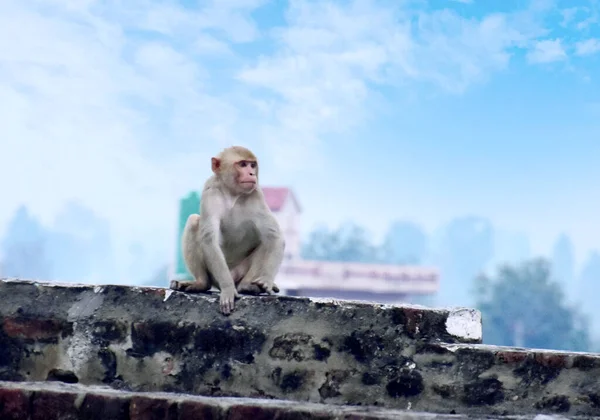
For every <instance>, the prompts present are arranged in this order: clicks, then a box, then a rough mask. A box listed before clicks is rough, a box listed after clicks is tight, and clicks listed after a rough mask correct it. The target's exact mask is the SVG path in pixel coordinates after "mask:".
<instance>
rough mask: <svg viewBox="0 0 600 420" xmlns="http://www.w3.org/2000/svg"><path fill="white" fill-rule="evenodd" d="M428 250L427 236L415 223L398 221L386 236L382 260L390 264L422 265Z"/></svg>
mask: <svg viewBox="0 0 600 420" xmlns="http://www.w3.org/2000/svg"><path fill="white" fill-rule="evenodd" d="M426 250H427V235H426V234H425V232H424V231H423V229H422V228H421V227H420V226H419V225H417V224H416V223H413V222H408V221H396V222H394V223H392V224H391V225H390V227H389V229H388V231H387V233H386V235H385V239H384V241H383V245H382V250H381V254H382V258H383V260H384V261H385V262H386V263H388V264H420V263H422V262H423V258H424V256H425V252H426Z"/></svg>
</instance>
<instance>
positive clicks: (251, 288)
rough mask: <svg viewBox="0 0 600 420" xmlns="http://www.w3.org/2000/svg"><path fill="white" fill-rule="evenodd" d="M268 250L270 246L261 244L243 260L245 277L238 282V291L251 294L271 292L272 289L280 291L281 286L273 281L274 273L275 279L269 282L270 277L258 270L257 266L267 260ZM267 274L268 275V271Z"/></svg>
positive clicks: (275, 291)
mask: <svg viewBox="0 0 600 420" xmlns="http://www.w3.org/2000/svg"><path fill="white" fill-rule="evenodd" d="M267 252H268V247H265V246H263V245H262V244H261V245H259V246H258V247H257V248H256V249H255V250H254V251H252V253H251V254H250V255H249V256H248V257H246V259H245V260H244V261H243V263H244V266H243V269H244V270H243V277H242V278H241V280H240V281H239V283H237V282H236V285H237V290H238V292H240V293H244V294H251V295H258V294H261V293H269V294H271V291H272V292H274V293H279V287H278V286H277V285H276V284H275V283H274V282H273V280H274V275H273V279H272V280H271V281H270V282H269V277H267V276H263V275H261V274H259V273H258V272H257V268H260V267H261V266H262V262H263V261H265V260H266V253H267ZM240 265H241V264H240ZM236 268H237V267H236ZM278 268H279V267H278ZM265 274H267V275H268V273H265Z"/></svg>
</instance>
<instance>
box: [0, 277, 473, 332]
mask: <svg viewBox="0 0 600 420" xmlns="http://www.w3.org/2000/svg"><path fill="white" fill-rule="evenodd" d="M6 296H9V298H8V299H6ZM0 297H1V298H3V305H2V307H1V308H0V315H2V314H5V315H6V314H8V315H10V314H15V313H19V311H21V312H23V311H26V312H27V313H31V314H39V315H40V316H43V315H52V316H53V317H56V318H61V319H65V320H66V321H68V322H73V321H74V320H79V319H86V318H91V317H102V318H124V319H128V320H132V321H134V322H137V321H144V320H155V319H157V317H161V319H164V320H165V321H172V322H176V323H178V322H180V321H182V320H183V321H185V322H188V323H196V324H201V325H206V324H207V323H210V322H212V321H217V322H219V321H229V322H234V321H238V320H241V321H244V322H245V323H247V324H249V325H253V324H256V325H259V326H260V328H262V329H273V328H277V327H279V326H281V325H282V324H285V323H289V322H290V321H292V322H293V321H297V320H298V319H301V320H304V321H306V322H310V323H312V322H313V321H316V322H317V323H318V324H319V327H318V328H321V329H325V328H332V329H333V330H339V329H340V327H341V326H343V329H344V330H346V331H350V330H355V331H360V330H369V331H371V332H379V331H381V332H386V331H390V330H393V332H394V334H395V335H396V336H402V337H403V338H405V339H410V340H426V341H442V342H447V343H481V334H482V328H481V314H480V313H479V311H477V310H474V309H470V308H448V309H434V308H427V307H424V306H419V305H384V304H377V303H369V302H363V301H346V300H334V299H321V298H307V297H293V296H278V295H271V296H267V295H261V296H242V298H241V299H240V300H238V301H236V310H235V311H234V312H233V314H232V315H230V316H228V317H226V316H224V315H222V314H221V313H220V312H219V309H218V294H217V293H199V294H189V293H182V292H175V291H173V290H169V289H164V288H159V287H136V286H122V285H95V286H94V285H85V284H61V283H51V282H39V281H31V280H19V279H0ZM45 304H49V305H51V306H50V307H44V306H43V305H45Z"/></svg>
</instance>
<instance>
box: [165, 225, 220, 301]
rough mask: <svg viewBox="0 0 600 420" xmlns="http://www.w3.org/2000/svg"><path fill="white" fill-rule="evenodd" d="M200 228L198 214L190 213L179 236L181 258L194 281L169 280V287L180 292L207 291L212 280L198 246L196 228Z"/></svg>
mask: <svg viewBox="0 0 600 420" xmlns="http://www.w3.org/2000/svg"><path fill="white" fill-rule="evenodd" d="M199 229H200V216H199V215H198V214H192V215H190V216H189V217H188V219H187V222H186V224H185V228H184V230H183V235H182V238H181V241H182V248H183V260H184V261H185V265H186V266H187V269H188V270H189V271H190V273H192V275H193V276H194V281H192V282H189V281H177V280H171V285H170V288H171V289H173V290H178V291H181V292H189V293H200V292H207V291H208V290H209V289H210V288H211V286H212V282H211V279H210V277H209V275H208V271H207V270H206V264H205V263H204V256H203V255H202V250H201V247H200V241H199V238H198V230H199Z"/></svg>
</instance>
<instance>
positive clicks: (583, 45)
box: [575, 38, 600, 56]
mask: <svg viewBox="0 0 600 420" xmlns="http://www.w3.org/2000/svg"><path fill="white" fill-rule="evenodd" d="M597 52H600V39H598V38H590V39H586V40H585V41H580V42H578V43H577V44H575V54H577V55H581V56H585V55H592V54H596V53H597Z"/></svg>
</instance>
